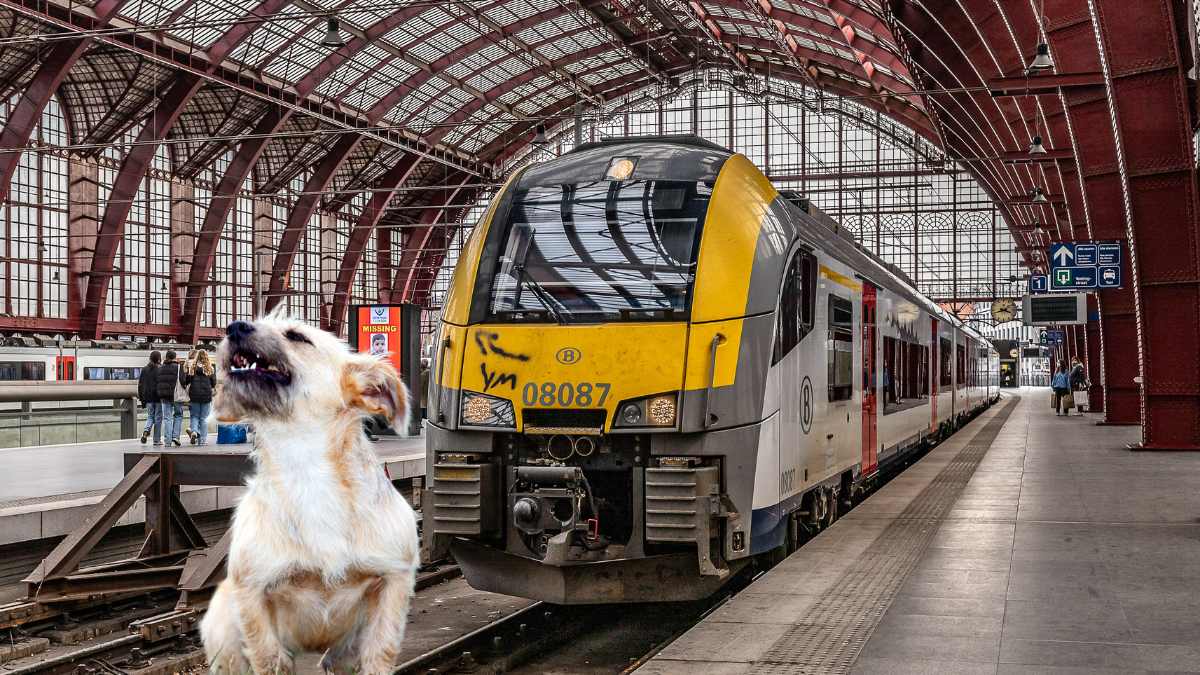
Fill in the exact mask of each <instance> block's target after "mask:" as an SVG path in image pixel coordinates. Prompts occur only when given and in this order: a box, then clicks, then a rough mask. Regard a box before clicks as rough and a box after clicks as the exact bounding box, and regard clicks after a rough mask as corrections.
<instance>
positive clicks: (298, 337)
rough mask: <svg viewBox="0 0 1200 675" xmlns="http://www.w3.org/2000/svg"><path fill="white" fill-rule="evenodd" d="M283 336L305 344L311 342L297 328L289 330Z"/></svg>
mask: <svg viewBox="0 0 1200 675" xmlns="http://www.w3.org/2000/svg"><path fill="white" fill-rule="evenodd" d="M283 337H285V338H287V339H289V340H291V341H292V342H303V343H304V344H306V345H311V344H312V340H309V339H308V338H306V337H304V333H301V332H300V331H298V330H289V331H287V332H286V333H284V334H283Z"/></svg>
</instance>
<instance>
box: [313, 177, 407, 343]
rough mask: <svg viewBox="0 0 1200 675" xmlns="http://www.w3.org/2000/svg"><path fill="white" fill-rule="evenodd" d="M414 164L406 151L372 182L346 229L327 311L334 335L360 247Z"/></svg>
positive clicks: (347, 298) (342, 315)
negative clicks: (359, 210) (365, 199)
mask: <svg viewBox="0 0 1200 675" xmlns="http://www.w3.org/2000/svg"><path fill="white" fill-rule="evenodd" d="M418 163H420V157H419V156H418V155H415V154H407V155H404V156H403V157H402V158H400V161H399V162H397V163H396V165H395V166H393V167H392V168H391V169H389V170H388V172H387V173H386V174H384V175H383V177H382V178H380V179H379V182H378V183H377V184H376V185H375V191H374V192H372V193H371V198H370V200H369V201H368V202H367V204H366V205H365V206H364V207H363V210H362V213H360V214H359V215H358V219H357V220H355V221H354V226H353V228H352V229H351V230H350V239H349V241H348V242H347V243H346V253H345V255H343V256H342V262H341V266H340V268H339V269H338V276H337V284H336V286H335V288H334V293H333V308H332V309H331V310H330V313H329V330H330V331H332V332H333V333H334V334H335V335H336V334H337V333H338V331H340V330H341V327H342V324H343V323H345V321H346V307H347V306H348V305H349V302H350V284H351V283H352V282H353V281H354V273H355V272H356V271H357V270H358V265H359V262H360V261H361V260H362V255H363V249H365V248H366V246H367V241H368V240H369V239H370V238H371V232H373V231H374V230H375V226H376V225H378V224H379V220H380V218H382V217H383V214H384V213H385V212H386V210H387V204H388V201H389V200H391V198H392V191H394V190H395V189H396V188H398V187H400V185H402V184H403V183H404V181H406V180H408V177H409V176H410V175H412V172H413V170H414V169H415V168H416V167H417V164H418Z"/></svg>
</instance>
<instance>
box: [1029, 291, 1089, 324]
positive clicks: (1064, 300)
mask: <svg viewBox="0 0 1200 675" xmlns="http://www.w3.org/2000/svg"><path fill="white" fill-rule="evenodd" d="M1021 310H1022V311H1021V321H1022V322H1023V323H1024V324H1025V325H1026V326H1066V325H1070V324H1085V323H1087V294H1086V293H1046V294H1044V295H1027V296H1025V297H1024V298H1023V299H1022V307H1021Z"/></svg>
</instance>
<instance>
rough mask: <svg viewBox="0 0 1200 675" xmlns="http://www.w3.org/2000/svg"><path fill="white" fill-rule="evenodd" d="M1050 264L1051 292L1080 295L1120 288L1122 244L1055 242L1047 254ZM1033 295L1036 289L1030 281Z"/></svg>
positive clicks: (1038, 290)
mask: <svg viewBox="0 0 1200 675" xmlns="http://www.w3.org/2000/svg"><path fill="white" fill-rule="evenodd" d="M1046 253H1047V256H1046V259H1047V260H1049V261H1050V273H1049V274H1048V275H1047V288H1046V290H1049V291H1080V290H1091V289H1107V288H1120V287H1121V283H1122V280H1121V257H1122V253H1121V244H1120V243H1119V242H1091V241H1082V242H1068V241H1063V242H1055V243H1053V244H1050V248H1049V249H1048V250H1047V251H1046ZM1030 291H1031V292H1042V291H1041V290H1040V289H1037V288H1034V285H1033V279H1032V278H1030Z"/></svg>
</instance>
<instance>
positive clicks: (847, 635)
mask: <svg viewBox="0 0 1200 675" xmlns="http://www.w3.org/2000/svg"><path fill="white" fill-rule="evenodd" d="M1017 400H1019V397H1013V398H1011V399H1009V400H1007V402H1006V403H1005V404H1004V408H1003V409H1002V410H1000V411H999V412H998V413H997V414H996V416H995V417H993V418H992V419H991V420H990V421H988V423H987V424H985V425H984V427H983V429H981V430H980V431H979V433H977V434H976V435H975V437H974V438H972V439H971V441H970V442H969V443H967V445H966V446H965V447H964V448H963V449H962V450H960V451H959V453H958V454H957V455H955V456H954V459H953V460H951V461H950V463H949V464H947V465H946V467H945V468H943V469H942V471H941V472H940V473H939V474H938V475H937V477H936V478H934V479H933V481H932V482H930V484H929V485H928V486H926V487H925V489H924V490H922V491H921V493H920V494H918V495H917V497H916V498H915V499H913V501H912V502H911V503H910V504H909V505H908V508H906V509H904V511H903V512H902V513H901V514H900V516H899V517H897V518H896V520H895V521H893V522H892V524H891V525H889V526H888V527H887V528H886V529H885V530H884V531H883V533H882V534H880V535H879V538H878V539H876V540H875V542H874V543H872V544H871V546H870V548H868V549H867V550H866V551H864V552H863V554H862V555H861V556H859V558H858V560H856V561H855V562H854V564H853V565H851V566H850V568H849V569H847V570H846V572H845V573H844V574H843V575H842V576H841V578H839V579H838V580H837V582H836V583H834V584H833V586H832V587H831V588H832V590H831V591H830V592H829V594H827V595H825V596H824V597H823V598H822V599H821V600H820V601H819V602H817V603H816V604H815V605H813V606H812V607H811V608H810V609H809V610H808V612H807V614H806V615H805V616H804V618H803V620H802V621H800V622H799V623H797V624H796V625H795V626H793V627H792V628H791V629H790V630H788V632H787V633H784V634H783V636H782V637H781V638H779V640H777V641H776V642H775V644H774V645H772V646H771V648H770V649H769V650H768V651H767V653H766V654H765V655H764V656H763V658H762V660H761V661H758V662H756V663H755V672H757V673H767V674H769V673H788V674H795V673H806V674H807V673H848V672H850V669H851V667H852V666H853V665H854V661H855V660H856V659H857V658H858V654H859V652H861V651H862V648H863V646H864V645H866V643H867V639H869V638H870V637H871V633H873V632H874V630H875V626H876V625H877V624H878V623H879V620H880V619H881V618H882V617H883V613H884V612H886V611H887V608H888V607H889V606H891V604H892V601H893V600H894V599H895V597H896V594H897V593H899V591H900V587H901V586H902V585H903V584H904V581H905V579H907V578H908V575H909V573H910V572H912V570H913V569H914V568H915V567H916V565H917V561H918V560H920V558H921V556H922V554H924V552H925V549H926V548H927V547H928V546H929V542H930V541H931V540H932V539H933V535H934V534H936V533H937V531H938V528H939V526H940V525H941V519H942V518H943V517H945V515H946V514H947V513H948V512H949V511H950V509H951V507H953V506H954V503H955V501H957V500H958V495H959V493H960V492H962V489H963V488H964V487H966V485H967V481H969V480H971V476H972V475H974V473H975V469H976V468H977V467H978V466H979V462H980V461H982V460H983V457H984V455H986V454H987V451H988V448H990V447H991V445H992V441H994V440H995V438H996V435H997V434H999V433H1000V429H1001V428H1002V427H1003V426H1004V423H1005V422H1006V421H1007V420H1008V416H1009V415H1011V414H1012V411H1013V409H1014V408H1015V407H1016V402H1017Z"/></svg>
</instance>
